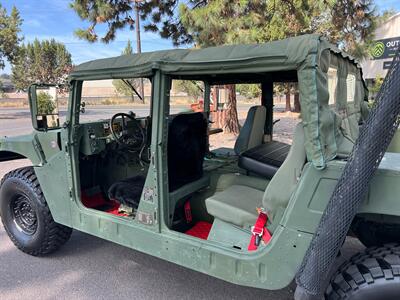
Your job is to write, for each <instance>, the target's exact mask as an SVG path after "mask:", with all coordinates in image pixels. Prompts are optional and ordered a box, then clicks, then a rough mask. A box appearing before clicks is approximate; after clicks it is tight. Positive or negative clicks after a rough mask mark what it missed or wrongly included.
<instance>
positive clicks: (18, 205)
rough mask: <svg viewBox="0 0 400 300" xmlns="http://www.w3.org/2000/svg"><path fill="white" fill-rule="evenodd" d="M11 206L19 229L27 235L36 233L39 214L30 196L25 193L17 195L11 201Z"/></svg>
mask: <svg viewBox="0 0 400 300" xmlns="http://www.w3.org/2000/svg"><path fill="white" fill-rule="evenodd" d="M10 208H11V213H12V217H13V221H14V224H15V225H16V227H17V229H18V230H19V231H21V232H23V233H25V234H27V235H33V234H35V232H36V230H37V215H36V211H35V210H34V209H33V207H32V205H31V202H30V201H29V198H28V197H26V196H25V195H16V196H15V197H14V198H13V199H12V201H11V203H10Z"/></svg>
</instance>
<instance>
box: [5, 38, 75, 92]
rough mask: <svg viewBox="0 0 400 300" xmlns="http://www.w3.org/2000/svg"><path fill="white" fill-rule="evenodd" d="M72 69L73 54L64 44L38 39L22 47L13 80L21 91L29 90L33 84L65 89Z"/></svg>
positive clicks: (15, 65) (14, 69) (13, 67)
mask: <svg viewBox="0 0 400 300" xmlns="http://www.w3.org/2000/svg"><path fill="white" fill-rule="evenodd" d="M71 69H72V60H71V54H70V53H69V52H68V51H67V49H66V48H65V46H64V44H62V43H58V42H56V41H55V40H54V39H52V40H44V41H39V40H37V39H36V40H35V41H34V42H33V43H28V44H26V45H24V44H23V45H22V46H21V47H20V51H19V54H18V56H17V57H16V59H15V61H14V64H13V65H12V80H13V82H14V84H15V87H16V88H17V89H19V90H24V89H26V88H28V86H29V85H30V84H32V83H48V84H56V85H59V86H60V87H64V88H65V87H66V84H67V79H68V74H69V73H70V71H71Z"/></svg>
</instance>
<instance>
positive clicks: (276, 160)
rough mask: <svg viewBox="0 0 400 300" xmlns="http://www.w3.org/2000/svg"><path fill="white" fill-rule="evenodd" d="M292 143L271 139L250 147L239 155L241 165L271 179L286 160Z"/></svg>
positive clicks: (249, 170)
mask: <svg viewBox="0 0 400 300" xmlns="http://www.w3.org/2000/svg"><path fill="white" fill-rule="evenodd" d="M289 150H290V145H288V144H285V143H281V142H277V141H271V142H268V143H265V144H261V145H259V146H256V147H254V148H251V149H248V150H246V151H244V152H243V153H241V154H240V155H239V162H238V164H239V167H240V168H242V169H245V170H246V171H247V172H251V173H255V174H257V175H260V176H263V177H265V178H268V179H271V178H272V177H273V176H274V175H275V173H276V172H277V171H278V169H279V168H280V167H281V165H282V164H283V162H284V161H285V159H286V157H287V155H288V153H289Z"/></svg>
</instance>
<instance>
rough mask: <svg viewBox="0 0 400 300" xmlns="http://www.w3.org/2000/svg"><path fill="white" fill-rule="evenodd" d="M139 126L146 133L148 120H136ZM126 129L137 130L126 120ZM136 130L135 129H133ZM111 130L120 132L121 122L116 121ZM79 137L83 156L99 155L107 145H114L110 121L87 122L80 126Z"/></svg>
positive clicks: (130, 121) (131, 122)
mask: <svg viewBox="0 0 400 300" xmlns="http://www.w3.org/2000/svg"><path fill="white" fill-rule="evenodd" d="M136 120H137V121H139V123H140V126H141V127H142V128H143V129H144V131H145V132H147V129H148V127H149V126H148V119H147V118H138V119H136ZM126 127H127V129H128V130H133V131H134V130H138V129H137V128H136V127H135V126H134V121H132V120H127V121H126ZM135 128H136V129H135ZM113 129H114V131H116V132H120V131H121V130H122V121H121V120H117V121H116V122H114V124H113ZM80 136H81V137H82V138H81V142H80V147H79V151H80V152H81V153H82V154H83V155H88V156H89V155H95V154H99V153H101V152H102V151H104V150H105V149H106V146H107V144H111V143H114V142H115V140H114V139H113V137H112V135H111V128H110V120H99V121H94V122H87V123H81V124H80Z"/></svg>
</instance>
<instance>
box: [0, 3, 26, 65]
mask: <svg viewBox="0 0 400 300" xmlns="http://www.w3.org/2000/svg"><path fill="white" fill-rule="evenodd" d="M21 24H22V19H21V17H20V15H19V12H18V10H17V9H16V7H15V6H14V7H13V8H12V10H11V14H10V15H7V10H6V9H5V8H3V7H2V6H1V4H0V69H4V66H5V61H4V60H5V59H6V60H8V61H10V62H13V61H14V60H15V58H16V57H17V55H18V45H19V43H20V42H21V40H22V38H21V37H19V36H18V34H19V33H20V31H21V28H20V27H21Z"/></svg>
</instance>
